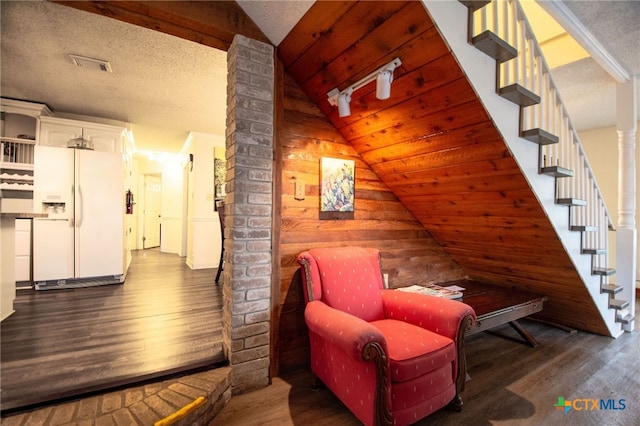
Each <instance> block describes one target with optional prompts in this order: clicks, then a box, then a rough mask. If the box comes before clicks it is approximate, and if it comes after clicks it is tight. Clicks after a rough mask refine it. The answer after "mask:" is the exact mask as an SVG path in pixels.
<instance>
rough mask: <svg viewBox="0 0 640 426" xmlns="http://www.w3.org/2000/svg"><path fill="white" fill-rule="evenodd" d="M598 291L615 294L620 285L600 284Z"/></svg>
mask: <svg viewBox="0 0 640 426" xmlns="http://www.w3.org/2000/svg"><path fill="white" fill-rule="evenodd" d="M600 291H601V292H602V293H609V294H616V293H619V292H621V291H622V287H620V286H619V285H615V284H604V285H602V286H600Z"/></svg>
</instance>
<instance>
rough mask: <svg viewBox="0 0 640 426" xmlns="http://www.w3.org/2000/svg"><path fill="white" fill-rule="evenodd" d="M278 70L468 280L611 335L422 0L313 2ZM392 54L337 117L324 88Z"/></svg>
mask: <svg viewBox="0 0 640 426" xmlns="http://www.w3.org/2000/svg"><path fill="white" fill-rule="evenodd" d="M278 57H279V58H280V60H281V61H282V62H283V64H284V66H285V69H286V72H288V73H289V74H290V75H291V76H292V77H293V79H294V80H295V81H296V82H297V83H298V84H299V85H300V86H301V87H302V88H303V90H304V92H305V93H306V94H307V96H309V98H310V99H311V100H312V101H313V102H314V103H315V104H316V105H318V107H319V108H320V109H321V110H322V111H323V112H324V114H326V116H327V117H328V118H329V119H330V121H331V122H332V123H333V125H334V126H335V127H336V129H338V131H339V132H340V133H341V134H342V136H343V137H344V139H345V140H347V141H348V142H349V143H350V144H351V145H352V146H353V148H354V149H355V150H356V151H357V153H358V154H359V155H360V156H361V157H362V159H363V160H364V161H365V162H366V163H367V164H368V165H369V167H370V168H371V169H372V170H373V171H374V172H375V173H377V175H378V176H379V177H380V178H381V180H382V181H383V182H384V183H385V184H386V185H387V186H388V187H389V188H390V189H391V191H392V192H393V193H394V194H395V195H396V196H397V197H398V198H399V199H400V200H401V202H402V203H403V204H404V205H405V206H406V207H407V208H408V210H409V211H410V212H412V213H413V215H414V216H415V217H416V218H417V219H418V221H419V222H420V223H421V224H422V225H423V226H424V227H425V229H426V230H427V231H428V232H429V233H430V234H431V235H432V236H433V237H434V238H435V239H436V240H437V241H438V242H439V243H440V245H441V246H442V247H444V249H445V250H446V252H447V253H449V255H450V256H451V257H452V258H453V259H454V260H455V261H456V262H458V263H459V265H461V266H462V267H463V268H464V270H465V272H466V273H467V274H468V275H469V277H470V278H472V279H476V280H479V281H485V282H490V283H494V284H497V285H502V286H515V287H519V288H522V289H525V290H530V291H534V292H537V293H541V294H545V295H547V296H548V297H549V300H548V302H547V303H546V305H545V309H544V311H543V313H542V315H541V316H542V317H543V318H544V319H546V320H549V321H553V322H556V323H561V324H564V325H567V326H570V327H575V328H578V329H582V330H587V331H591V332H595V333H600V334H607V329H606V327H605V326H604V324H603V322H602V319H601V317H600V314H599V313H598V311H597V309H596V308H595V306H594V304H593V302H592V301H591V299H590V296H589V294H588V293H587V291H586V289H585V288H584V286H583V283H582V281H581V279H580V277H579V276H578V274H577V272H576V271H575V268H574V267H573V265H572V263H571V261H570V259H569V257H568V256H567V255H566V253H565V251H564V249H563V247H562V245H561V243H560V241H559V239H558V238H557V236H556V234H555V232H554V230H553V228H552V227H551V225H550V223H549V221H548V220H547V218H546V216H545V214H544V212H543V210H542V209H541V207H540V206H539V204H538V202H537V199H536V197H535V195H534V194H533V192H532V191H531V189H530V188H529V186H528V184H527V182H526V180H525V178H524V177H523V175H522V174H521V172H520V170H519V168H518V165H517V164H516V162H515V161H514V159H513V158H512V156H511V154H510V152H509V150H508V148H507V146H506V144H505V143H504V141H503V139H502V137H501V135H500V134H499V132H498V131H497V129H496V128H495V127H494V125H493V123H492V120H491V118H490V117H489V116H488V115H487V113H486V111H485V109H484V107H483V106H482V104H481V103H480V101H479V100H478V99H477V97H476V95H475V93H474V91H473V89H472V87H471V86H470V84H469V83H468V81H467V79H466V77H465V74H464V72H463V71H462V70H461V69H460V67H459V65H458V63H457V62H456V60H455V58H454V57H453V56H452V54H451V53H450V52H449V50H448V48H447V46H446V44H445V43H444V41H443V39H442V38H441V36H440V34H439V33H438V31H437V29H436V28H435V27H434V24H433V22H432V21H431V19H430V17H429V15H428V13H427V11H426V10H425V8H424V6H423V4H422V3H421V2H417V1H413V2H400V1H388V2H325V1H322V2H316V3H315V4H314V5H313V6H312V8H311V9H310V10H309V12H308V13H307V14H306V15H305V16H304V17H303V18H302V20H301V21H300V22H299V23H298V25H297V26H296V27H295V28H294V29H293V30H292V31H291V32H290V33H289V35H288V36H287V38H286V39H285V40H283V42H282V43H281V44H280V46H279V47H278ZM395 57H400V58H401V60H402V66H401V67H400V68H398V69H396V71H395V80H394V82H393V85H392V88H391V98H390V99H387V100H383V101H381V100H378V99H376V97H375V84H374V83H371V84H369V85H367V86H366V87H364V88H362V89H360V90H358V91H357V92H355V93H354V96H353V100H352V102H351V115H350V116H349V117H345V118H340V117H338V113H337V109H335V108H334V107H332V106H331V105H329V103H328V101H327V92H329V91H330V90H331V89H333V88H335V87H338V88H339V89H344V88H345V87H347V86H348V85H349V84H352V83H354V82H356V81H358V80H359V79H360V78H362V77H364V76H365V75H367V74H368V73H370V72H371V71H373V70H375V69H377V68H378V67H380V66H382V65H383V64H385V63H387V62H389V61H391V60H392V59H393V58H395Z"/></svg>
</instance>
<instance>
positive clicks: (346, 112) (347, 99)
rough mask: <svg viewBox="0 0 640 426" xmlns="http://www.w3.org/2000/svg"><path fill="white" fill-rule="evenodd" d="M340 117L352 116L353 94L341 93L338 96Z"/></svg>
mask: <svg viewBox="0 0 640 426" xmlns="http://www.w3.org/2000/svg"><path fill="white" fill-rule="evenodd" d="M338 115H339V116H340V117H348V116H350V115H351V93H344V92H343V93H340V94H339V95H338Z"/></svg>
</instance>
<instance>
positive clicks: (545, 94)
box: [472, 0, 614, 282]
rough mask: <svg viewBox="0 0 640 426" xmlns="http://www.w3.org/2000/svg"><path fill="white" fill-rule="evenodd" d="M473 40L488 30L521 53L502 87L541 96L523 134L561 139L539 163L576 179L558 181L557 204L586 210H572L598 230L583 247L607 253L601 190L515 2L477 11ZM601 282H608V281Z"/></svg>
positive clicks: (504, 0)
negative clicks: (578, 203) (575, 203)
mask: <svg viewBox="0 0 640 426" xmlns="http://www.w3.org/2000/svg"><path fill="white" fill-rule="evenodd" d="M472 23H473V25H472V26H473V30H472V37H474V36H476V35H478V34H481V33H483V32H485V31H491V32H493V33H495V34H496V35H498V36H499V37H500V38H501V39H502V40H504V41H505V42H507V43H508V44H509V45H510V46H512V47H514V48H516V49H517V56H516V57H515V58H513V59H511V60H507V61H505V62H502V63H500V64H499V67H500V68H499V79H498V83H499V85H500V87H506V86H510V85H513V84H518V85H520V86H521V87H523V88H525V89H527V90H528V91H530V92H532V93H534V94H536V95H538V96H539V97H540V103H538V104H536V105H532V106H528V107H526V108H524V109H523V110H522V113H521V128H520V130H521V131H523V132H524V131H526V130H531V129H541V130H543V131H546V132H548V133H550V134H552V135H555V136H557V137H558V138H559V143H557V144H548V145H542V146H541V155H540V159H541V161H542V162H543V164H540V167H541V168H542V167H546V166H561V167H563V168H567V169H570V170H572V171H573V173H574V176H573V177H567V178H558V186H557V194H556V197H557V198H558V199H578V200H583V201H585V202H586V206H573V207H571V209H573V211H572V214H571V223H570V224H569V225H570V226H573V225H582V226H589V227H597V231H595V232H584V233H583V248H593V249H603V250H607V248H608V235H609V234H608V231H609V230H614V225H613V221H612V219H611V215H610V214H609V212H608V210H607V207H606V204H605V202H604V198H603V196H602V191H601V190H600V187H599V186H598V183H597V182H596V179H595V176H594V173H593V170H592V168H591V165H590V164H589V160H588V159H587V156H586V154H585V151H584V148H583V146H582V143H581V142H580V138H579V137H578V133H577V131H576V129H575V127H574V126H573V124H572V123H571V119H570V117H569V114H568V112H567V110H566V108H565V106H564V104H563V102H562V99H561V97H560V94H559V92H558V90H557V86H556V84H555V82H554V80H553V77H552V76H551V73H550V68H549V66H548V64H547V62H546V60H545V58H544V55H543V53H542V50H541V48H540V45H539V44H538V42H537V40H536V38H535V35H534V34H533V31H532V30H531V27H530V25H529V22H528V21H527V19H526V16H525V14H524V11H523V10H522V8H521V6H520V4H519V3H518V2H517V1H516V0H493V1H491V2H490V3H489V4H487V5H486V6H484V7H482V8H479V9H477V10H475V11H474V15H473V20H472ZM593 259H594V265H593V266H594V267H596V268H606V267H607V264H608V261H607V259H608V257H607V255H606V254H603V255H594V257H593ZM603 282H608V279H606V278H605V279H604V280H603Z"/></svg>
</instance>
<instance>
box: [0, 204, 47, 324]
mask: <svg viewBox="0 0 640 426" xmlns="http://www.w3.org/2000/svg"><path fill="white" fill-rule="evenodd" d="M34 217H47V215H46V214H41V213H21V212H0V321H1V320H4V319H5V318H7V317H8V316H10V315H11V314H12V313H13V312H14V311H13V301H14V300H15V298H16V280H15V271H14V269H15V233H16V219H29V218H34Z"/></svg>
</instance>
